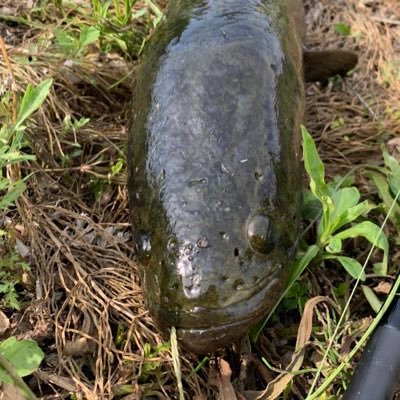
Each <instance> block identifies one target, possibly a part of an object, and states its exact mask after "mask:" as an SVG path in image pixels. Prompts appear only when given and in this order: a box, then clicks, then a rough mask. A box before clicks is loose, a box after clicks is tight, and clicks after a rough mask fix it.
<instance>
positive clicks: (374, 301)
mask: <svg viewBox="0 0 400 400" xmlns="http://www.w3.org/2000/svg"><path fill="white" fill-rule="evenodd" d="M361 289H362V291H363V293H364V296H365V298H366V299H367V300H368V303H369V305H370V306H371V307H372V309H373V310H374V311H375V312H376V313H377V314H378V312H379V310H380V309H381V307H382V302H381V301H380V300H379V299H378V296H377V295H376V294H375V293H374V291H373V290H372V289H371V288H370V287H368V286H365V285H361Z"/></svg>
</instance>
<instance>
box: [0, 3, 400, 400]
mask: <svg viewBox="0 0 400 400" xmlns="http://www.w3.org/2000/svg"><path fill="white" fill-rule="evenodd" d="M32 3H35V2H32V1H31V0H27V1H23V0H19V1H17V2H14V1H8V2H7V1H3V3H2V5H1V6H0V15H2V16H3V17H4V16H7V15H14V16H15V15H22V14H26V13H28V14H29V13H30V12H31V10H32ZM138 4H139V2H138V3H137V5H136V6H137V7H139V5H138ZM49 7H52V6H51V5H49ZM306 11H307V24H308V46H309V47H311V48H318V49H326V48H337V47H340V48H346V49H354V50H355V51H356V52H357V53H358V54H359V57H360V62H359V65H358V67H357V68H356V70H355V71H354V73H352V74H351V76H350V77H349V78H348V79H346V80H345V81H334V83H330V84H329V85H328V87H326V88H321V87H319V86H318V85H315V84H314V85H309V86H308V88H307V116H306V121H307V122H306V126H307V128H308V129H309V131H310V132H313V133H314V134H315V138H316V140H317V142H318V144H319V150H320V154H321V156H322V159H323V161H324V162H325V165H326V170H327V174H328V175H329V176H330V177H333V176H335V175H337V174H344V173H346V172H348V171H349V170H350V169H351V168H353V167H355V166H359V165H361V164H366V163H375V162H377V161H378V160H380V159H381V153H380V149H379V146H380V144H381V143H386V142H387V141H388V140H389V139H391V138H393V137H399V136H400V99H399V96H400V95H399V93H400V72H399V71H400V48H399V46H400V4H399V2H398V1H397V0H349V1H344V0H337V1H334V2H332V1H329V0H322V1H314V0H308V1H307V2H306ZM48 15H51V9H49V11H48ZM56 15H57V13H56V12H55V11H54V13H53V16H54V18H55V16H56ZM3 17H0V35H1V36H2V37H3V38H4V40H5V42H6V49H7V53H8V55H9V58H10V60H11V62H12V70H13V73H14V76H15V81H13V82H12V84H11V83H10V84H8V83H7V84H8V85H12V90H14V91H15V92H16V93H17V94H19V93H21V92H22V91H23V90H24V88H25V87H26V85H27V83H28V82H32V83H35V84H37V83H39V82H40V81H41V80H43V79H44V78H46V77H53V78H54V85H53V88H52V90H51V94H50V97H49V98H48V100H47V101H46V103H45V106H44V107H42V109H41V110H40V112H39V113H38V114H36V119H35V121H34V123H32V124H31V125H30V126H29V129H28V135H29V143H30V146H31V148H32V152H33V153H34V154H36V156H37V161H36V162H32V163H30V164H29V165H25V166H23V168H24V169H23V171H22V173H23V174H26V173H29V172H34V175H33V176H32V178H31V179H30V181H29V189H28V190H27V192H26V193H25V194H24V195H23V197H22V198H21V199H20V200H19V201H18V203H17V207H16V209H14V210H11V211H9V212H8V213H7V214H5V215H3V216H1V218H0V223H1V224H2V225H3V228H4V226H6V227H7V229H8V230H12V231H13V232H14V236H15V237H16V238H18V240H20V241H21V242H22V243H24V244H25V245H26V246H27V247H28V248H29V250H30V252H29V260H28V261H29V263H30V265H31V268H32V274H31V276H30V279H28V281H27V283H26V287H27V288H28V293H29V294H28V295H27V298H26V300H29V302H30V305H29V306H28V307H27V308H26V309H24V312H23V313H22V314H18V313H15V314H13V315H10V313H9V314H8V315H9V317H10V319H11V327H10V328H9V329H8V335H9V334H13V335H17V336H18V337H24V338H27V337H28V338H33V339H35V340H37V341H38V342H39V344H40V346H41V347H42V349H43V350H44V351H45V353H46V358H45V361H44V362H43V363H42V366H41V370H40V371H39V372H38V373H37V374H36V375H35V377H34V378H33V379H31V381H30V385H31V386H32V387H34V388H35V391H36V393H37V394H38V395H41V396H44V398H49V399H50V398H55V396H60V397H59V398H68V396H69V394H70V393H71V392H72V393H75V395H76V398H81V399H100V398H108V399H110V398H113V397H116V396H118V397H121V396H123V395H126V397H125V398H126V399H140V398H145V397H146V396H154V397H152V398H176V397H175V396H176V395H177V385H176V380H175V374H174V371H173V366H172V359H171V354H170V352H169V351H156V350H155V349H156V348H157V346H161V345H162V343H163V342H165V341H166V340H168V338H165V337H161V336H160V335H159V333H158V332H157V330H156V329H155V327H154V326H153V323H152V320H151V317H150V316H149V314H148V312H147V310H146V308H145V306H144V304H143V299H142V294H141V289H140V286H139V281H138V273H137V265H136V264H135V262H134V261H133V254H132V249H133V243H132V238H131V235H130V226H129V218H128V205H127V193H126V187H125V179H126V175H125V169H123V170H122V171H121V172H120V173H118V174H116V175H115V176H113V174H111V167H112V166H113V165H115V164H116V163H117V162H118V160H124V157H125V154H124V153H125V148H126V136H127V125H128V114H129V101H130V95H131V93H130V87H131V83H132V79H134V73H133V74H131V73H130V72H131V71H134V69H135V66H136V61H127V60H126V59H124V58H123V57H122V56H120V55H119V54H118V53H109V54H104V53H101V52H99V51H98V49H97V48H96V47H95V46H93V48H91V51H90V52H89V53H88V54H87V55H85V56H84V57H83V58H82V59H81V60H80V62H75V61H74V62H70V61H69V60H68V59H66V58H63V57H61V56H60V55H59V54H56V49H55V48H54V45H53V44H52V40H51V39H52V29H53V28H54V23H53V22H51V19H50V20H49V24H48V27H47V29H48V32H47V36H48V40H47V41H46V40H44V37H43V29H45V26H46V25H43V26H41V27H34V26H31V27H27V26H25V25H20V24H18V23H16V22H10V20H8V19H7V18H5V19H4V18H3ZM335 23H343V24H348V25H349V26H351V30H352V35H350V36H346V37H343V36H340V35H339V34H338V33H337V32H335V29H334V24H335ZM41 35H42V36H41ZM39 36H40V37H41V42H40V45H37V43H38V42H37V40H38V37H39ZM34 44H35V46H34ZM26 57H30V60H34V61H32V62H25V63H24V64H22V63H21V60H22V59H26ZM0 79H1V81H2V82H3V86H4V85H5V83H4V82H8V80H9V70H8V68H7V66H6V64H5V62H4V60H3V59H2V58H0ZM117 82H119V83H118V84H116V83H117ZM69 116H72V117H73V118H75V119H79V118H82V117H85V118H90V122H89V123H88V124H87V125H85V126H84V127H83V128H81V129H66V128H65V124H64V123H63V121H64V120H65V118H66V117H69ZM77 149H79V152H78V153H74V151H75V150H77ZM74 154H75V155H74ZM358 178H359V180H360V183H362V184H365V182H364V181H363V179H362V177H361V175H358ZM397 259H398V258H397ZM309 279H310V282H311V287H312V288H313V289H312V291H311V292H310V296H311V295H312V296H317V295H326V296H329V295H330V288H331V283H330V282H328V281H325V282H324V280H323V278H318V279H317V278H316V277H315V276H313V275H312V274H310V277H309ZM318 310H319V311H318V312H317V317H318V323H319V324H320V325H321V326H322V328H321V331H323V330H324V328H325V327H326V326H327V325H329V324H330V323H331V322H332V321H331V316H330V315H331V314H334V313H335V308H334V307H333V308H328V306H327V305H325V306H322V307H318ZM308 318H309V316H308ZM289 321H291V323H290V325H286V326H285V322H281V323H273V324H272V325H271V326H270V327H269V328H268V329H267V332H266V333H265V335H262V336H261V338H260V340H259V343H258V345H257V355H249V356H242V358H241V361H240V357H239V356H237V355H236V356H235V355H234V354H233V355H232V354H230V353H229V354H228V355H226V354H225V353H223V354H221V356H223V357H224V358H225V360H228V361H229V364H230V367H229V365H228V364H227V363H226V361H224V360H223V359H221V360H220V362H219V361H218V358H215V359H211V360H210V362H209V363H206V366H205V367H204V368H202V369H201V371H200V372H199V373H198V374H191V375H190V373H191V371H192V369H193V368H195V367H196V366H197V365H198V363H199V362H200V361H201V359H199V358H198V357H196V356H194V355H193V354H189V353H187V352H185V351H184V350H181V367H182V376H183V379H184V380H185V383H184V388H185V391H186V393H187V398H197V399H208V398H214V397H216V396H218V392H219V398H220V399H223V398H227V397H224V393H229V396H231V395H232V390H234V391H235V393H236V396H237V398H238V399H243V398H247V399H250V398H255V397H256V395H260V394H261V389H264V388H265V387H266V386H267V384H268V382H269V381H270V380H271V378H272V377H273V376H276V374H275V373H271V371H269V370H268V369H266V367H265V366H264V364H262V363H261V362H260V360H261V357H265V358H267V359H268V360H270V362H271V363H272V364H273V365H275V366H276V367H277V368H281V369H284V368H285V367H287V365H288V364H289V362H290V359H291V352H293V351H294V344H295V340H296V333H297V326H296V324H298V322H299V321H298V320H297V321H296V324H294V323H293V321H292V320H291V319H290V318H289ZM366 321H367V322H368V320H361V319H360V320H358V321H357V320H355V321H354V323H353V325H352V328H351V332H352V334H353V336H351V333H349V332H346V333H345V332H343V334H341V335H340V336H339V338H338V339H337V345H336V347H335V351H337V352H338V354H341V353H344V352H346V351H348V350H346V349H348V348H349V346H350V344H349V343H351V341H352V340H354V339H355V337H357V335H358V333H357V332H358V331H357V329H356V327H358V329H359V330H360V331H363V330H365V326H366V325H368V323H366ZM325 339H326V338H325ZM325 339H324V337H323V335H321V334H319V335H316V334H315V333H313V334H312V337H311V339H309V338H308V337H307V338H306V341H308V340H310V341H311V342H313V346H312V348H313V350H312V351H309V352H307V353H306V357H307V361H306V363H305V364H306V366H307V368H315V366H316V365H317V364H318V361H320V359H321V358H320V354H321V352H320V351H319V350H318V349H319V348H318V344H317V341H324V340H325ZM272 343H273V345H272ZM148 344H150V346H151V351H145V349H148V346H149V345H148ZM235 357H236V358H235ZM239 361H240V362H239ZM218 364H219V365H220V368H219V369H218V368H217V366H218ZM240 364H241V365H242V369H240ZM246 365H249V366H254V367H255V368H254V370H255V371H256V372H255V373H253V376H249V375H251V374H250V368H249V370H248V371H246V368H244V367H243V366H246ZM303 368H305V367H304V366H303ZM231 369H232V370H233V374H232V371H231ZM189 375H190V377H189ZM310 379H311V378H310V375H309V374H307V375H303V376H298V377H296V378H295V379H294V382H295V383H294V384H293V387H292V394H291V396H292V397H291V398H302V396H304V395H305V394H306V393H307V389H308V388H309V386H310ZM230 382H233V386H232V387H230V385H232V384H231V383H230ZM218 389H219V390H218ZM225 396H226V394H225ZM149 398H150V397H149Z"/></svg>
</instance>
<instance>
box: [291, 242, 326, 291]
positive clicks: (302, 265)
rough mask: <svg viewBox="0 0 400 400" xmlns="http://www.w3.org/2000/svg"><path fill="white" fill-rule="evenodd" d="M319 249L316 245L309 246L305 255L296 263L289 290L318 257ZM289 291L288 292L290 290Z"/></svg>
mask: <svg viewBox="0 0 400 400" xmlns="http://www.w3.org/2000/svg"><path fill="white" fill-rule="evenodd" d="M319 251H320V250H319V247H318V246H316V245H315V244H313V245H311V246H309V247H308V248H307V251H306V252H305V254H303V255H302V256H301V258H299V259H298V260H296V261H295V263H294V265H293V268H292V271H291V273H290V276H289V279H288V284H287V288H288V289H289V288H290V287H291V286H292V285H293V283H294V282H295V281H296V280H297V278H298V277H299V276H300V275H301V274H302V273H303V271H304V270H305V269H306V268H307V266H308V265H309V264H310V262H311V261H312V260H313V259H314V258H315V257H317V255H318V253H319ZM288 289H287V290H288Z"/></svg>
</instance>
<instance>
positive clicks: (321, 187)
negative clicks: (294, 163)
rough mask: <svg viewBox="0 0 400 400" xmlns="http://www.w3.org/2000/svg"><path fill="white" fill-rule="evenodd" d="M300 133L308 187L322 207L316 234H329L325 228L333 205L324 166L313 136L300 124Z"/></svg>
mask: <svg viewBox="0 0 400 400" xmlns="http://www.w3.org/2000/svg"><path fill="white" fill-rule="evenodd" d="M301 133H302V136H303V158H304V167H305V169H306V171H307V174H308V176H309V177H310V189H311V191H312V192H313V193H314V195H315V196H316V197H317V198H318V199H319V200H320V202H321V203H322V208H323V214H322V221H321V223H320V225H319V227H318V234H319V236H320V235H321V234H327V235H329V233H328V232H326V229H327V227H328V226H329V222H330V216H331V214H332V212H333V208H334V206H333V202H332V199H331V196H330V192H329V188H328V186H327V184H326V183H325V167H324V164H323V162H322V161H321V159H320V157H319V155H318V151H317V148H316V146H315V143H314V140H313V138H312V137H311V135H310V134H309V133H308V132H307V129H306V128H305V127H304V126H303V125H302V126H301Z"/></svg>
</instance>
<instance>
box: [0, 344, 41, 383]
mask: <svg viewBox="0 0 400 400" xmlns="http://www.w3.org/2000/svg"><path fill="white" fill-rule="evenodd" d="M0 353H1V354H2V355H3V356H4V357H5V358H6V359H7V361H9V362H10V363H11V365H12V366H13V367H14V369H15V371H16V372H17V374H18V375H19V376H20V377H24V376H27V375H29V374H31V373H32V372H33V371H36V370H37V368H38V367H39V365H40V363H41V362H42V360H43V358H44V353H43V351H42V350H41V349H40V347H39V346H38V345H37V343H36V342H35V341H33V340H17V339H16V338H15V337H10V338H8V339H6V340H4V341H3V342H2V343H0ZM0 381H2V382H5V383H12V382H13V381H12V379H11V377H10V376H9V375H8V374H7V373H6V372H5V371H4V370H2V369H1V368H0Z"/></svg>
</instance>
